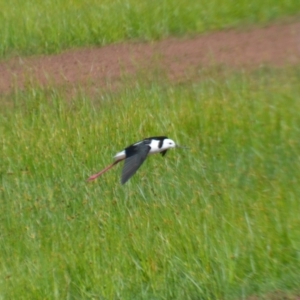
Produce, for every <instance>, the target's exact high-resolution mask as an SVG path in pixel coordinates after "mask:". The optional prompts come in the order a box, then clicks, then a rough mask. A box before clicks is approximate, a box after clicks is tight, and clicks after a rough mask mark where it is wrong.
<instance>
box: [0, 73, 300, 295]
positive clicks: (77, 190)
mask: <svg viewBox="0 0 300 300" xmlns="http://www.w3.org/2000/svg"><path fill="white" fill-rule="evenodd" d="M223 72H224V73H223V74H221V75H220V74H219V73H220V72H219V73H218V74H217V72H216V73H215V74H211V76H206V79H205V80H203V81H201V82H200V83H194V84H187V85H184V84H183V85H180V86H174V85H169V84H165V85H164V84H156V83H152V84H148V85H145V84H141V83H140V84H138V83H137V84H136V86H135V87H134V88H127V89H126V88H124V89H123V90H122V91H119V92H118V93H108V92H106V93H103V94H102V95H98V97H95V98H96V99H97V100H96V99H90V98H88V97H87V96H86V95H85V94H84V92H82V93H79V94H78V97H77V98H76V97H75V98H74V99H72V100H73V101H69V102H66V101H65V98H64V92H63V91H59V90H55V89H52V90H42V89H38V88H37V87H34V86H33V87H28V88H27V90H26V91H23V92H21V91H16V93H15V94H14V95H12V96H11V98H10V99H11V102H10V105H8V106H6V108H5V107H4V106H2V109H1V113H0V122H1V127H0V135H1V137H2V155H1V156H2V158H1V186H0V191H1V200H0V201H1V202H0V205H1V211H2V213H1V222H0V226H1V231H0V232H1V234H0V238H1V244H0V257H1V261H0V274H1V280H0V298H1V299H59V300H60V299H131V300H132V299H245V298H247V297H248V296H249V295H258V296H259V295H266V294H268V293H274V291H278V290H280V291H283V292H284V293H285V294H286V295H296V294H297V293H298V294H299V282H300V218H299V214H300V204H299V198H300V172H299V168H300V159H299V151H300V140H299V136H300V115H299V111H300V102H299V94H300V86H299V79H300V75H299V74H300V72H299V68H294V69H289V70H285V72H282V70H280V71H275V70H272V69H269V70H267V69H265V70H261V71H256V72H253V73H251V74H245V73H237V74H233V73H231V74H226V71H223ZM222 75H224V76H222ZM91 100H92V101H91ZM0 101H3V99H2V100H0ZM91 103H94V105H92V104H91ZM161 134H167V135H169V137H171V138H173V139H174V140H176V141H178V143H180V144H183V145H186V146H189V147H190V149H189V150H179V149H178V150H173V151H169V152H168V154H167V155H166V157H164V158H162V157H161V156H160V155H156V156H152V157H150V158H149V159H148V160H146V162H145V164H144V165H143V166H142V168H141V169H140V170H139V171H138V172H137V174H136V175H135V176H134V177H133V178H132V179H131V180H130V181H129V182H128V183H127V184H126V185H125V186H122V185H121V184H120V183H119V178H120V173H121V168H122V167H121V166H118V167H116V168H115V169H113V170H111V171H110V172H109V173H107V174H105V175H104V176H103V177H101V178H99V179H98V180H97V181H96V182H93V183H87V182H86V181H85V180H86V179H87V177H88V176H89V175H91V174H92V173H94V172H96V171H98V170H100V169H101V168H102V167H104V166H106V165H107V164H109V163H110V162H111V161H112V156H113V155H114V154H115V153H116V152H118V151H119V150H121V149H122V148H123V147H124V146H126V145H128V144H131V143H132V142H135V141H136V140H138V139H140V138H143V137H147V136H151V135H161ZM290 299H294V298H292V296H291V298H290Z"/></svg>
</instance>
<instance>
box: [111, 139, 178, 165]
mask: <svg viewBox="0 0 300 300" xmlns="http://www.w3.org/2000/svg"><path fill="white" fill-rule="evenodd" d="M142 142H143V141H141V142H138V143H135V144H134V146H137V145H138V144H141V143H142ZM160 143H161V142H160V141H159V140H151V143H150V144H149V146H150V147H151V149H150V151H149V153H148V155H150V154H155V153H160V152H162V151H165V150H168V149H170V148H175V147H176V144H175V142H174V141H173V140H171V139H165V140H163V143H162V146H161V147H159V146H160ZM125 158H126V153H125V150H122V151H120V152H118V153H117V154H116V155H115V156H114V159H115V161H116V160H120V159H125Z"/></svg>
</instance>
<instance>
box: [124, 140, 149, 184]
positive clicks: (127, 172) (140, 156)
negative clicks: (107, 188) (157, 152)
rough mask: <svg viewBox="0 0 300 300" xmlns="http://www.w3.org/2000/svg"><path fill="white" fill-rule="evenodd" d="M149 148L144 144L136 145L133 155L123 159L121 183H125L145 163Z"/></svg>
mask: <svg viewBox="0 0 300 300" xmlns="http://www.w3.org/2000/svg"><path fill="white" fill-rule="evenodd" d="M150 149H151V147H150V146H149V145H147V144H145V143H140V144H138V145H136V146H135V147H134V149H133V153H132V152H131V153H132V154H131V155H130V156H129V157H127V158H126V159H125V163H124V167H123V171H122V178H121V183H122V184H124V183H126V182H127V181H128V180H129V179H130V178H131V176H133V175H134V174H135V172H136V171H137V170H138V169H139V167H140V166H141V165H142V163H143V162H144V161H145V159H146V157H147V155H148V153H149V151H150Z"/></svg>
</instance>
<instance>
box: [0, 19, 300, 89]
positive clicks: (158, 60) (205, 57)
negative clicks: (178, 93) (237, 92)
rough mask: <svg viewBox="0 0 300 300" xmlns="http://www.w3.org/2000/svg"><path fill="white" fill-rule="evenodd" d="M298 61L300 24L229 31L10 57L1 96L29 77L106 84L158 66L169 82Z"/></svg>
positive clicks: (1, 70) (0, 66)
mask: <svg viewBox="0 0 300 300" xmlns="http://www.w3.org/2000/svg"><path fill="white" fill-rule="evenodd" d="M298 63H300V22H294V23H292V24H281V25H280V24H274V25H270V26H268V27H265V28H252V29H247V30H239V31H237V30H229V31H223V32H216V33H210V34H206V35H200V36H197V37H194V38H182V39H175V38H170V39H166V40H163V41H159V42H154V43H150V44H149V43H147V44H146V43H127V44H115V45H110V46H106V47H102V48H89V49H77V50H70V51H67V52H64V53H62V54H59V55H51V56H44V57H27V58H22V57H20V58H14V59H12V60H9V61H7V62H2V63H0V74H1V75H0V93H2V94H3V93H9V92H10V91H11V89H12V87H13V86H18V87H23V86H24V84H26V82H27V81H28V80H29V78H31V79H32V78H34V80H37V81H38V82H39V83H40V84H42V85H58V86H61V85H72V86H76V85H79V84H80V85H82V84H89V83H91V84H95V85H100V86H101V85H104V84H105V83H107V81H109V82H114V81H117V80H118V79H119V78H120V76H121V75H122V74H134V73H135V72H137V70H142V69H144V70H145V68H146V70H149V68H153V66H154V67H156V68H157V67H158V68H161V69H162V70H164V71H165V72H166V74H167V75H168V76H169V77H170V78H171V79H174V78H175V79H180V78H183V77H187V76H189V75H188V74H189V72H191V71H193V70H196V69H197V68H198V69H199V68H200V67H201V66H209V65H211V64H213V65H220V64H221V65H227V66H230V67H236V68H241V67H258V66H260V65H262V64H271V65H275V66H282V65H285V64H298Z"/></svg>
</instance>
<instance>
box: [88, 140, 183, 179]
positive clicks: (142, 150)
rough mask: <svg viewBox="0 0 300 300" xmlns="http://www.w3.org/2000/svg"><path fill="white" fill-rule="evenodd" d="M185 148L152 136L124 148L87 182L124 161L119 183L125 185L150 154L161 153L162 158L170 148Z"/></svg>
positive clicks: (171, 141)
mask: <svg viewBox="0 0 300 300" xmlns="http://www.w3.org/2000/svg"><path fill="white" fill-rule="evenodd" d="M175 147H179V148H185V147H181V146H178V145H176V143H175V142H174V141H173V140H171V139H169V138H168V137H166V136H154V137H149V138H145V139H143V140H142V141H139V142H137V143H135V144H132V145H130V146H128V147H126V148H125V149H124V150H123V151H121V152H119V153H117V154H116V155H115V157H114V159H115V161H114V162H113V163H112V164H110V165H109V166H107V167H106V168H104V169H103V170H101V171H100V172H98V173H96V174H93V175H92V176H90V177H89V178H88V181H92V180H95V179H96V178H98V177H99V176H101V175H103V174H104V173H105V172H107V171H108V170H110V169H111V168H112V167H113V166H115V165H116V164H117V163H119V162H120V161H122V160H125V163H124V167H123V171H122V177H121V183H122V184H124V183H126V182H127V181H128V180H129V179H130V178H131V177H132V176H133V175H134V174H135V172H136V171H137V170H138V169H139V168H140V166H141V165H142V164H143V162H144V161H145V159H146V158H147V156H148V155H150V154H155V153H161V154H162V156H164V155H165V154H166V153H167V151H168V150H169V149H171V148H175Z"/></svg>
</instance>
